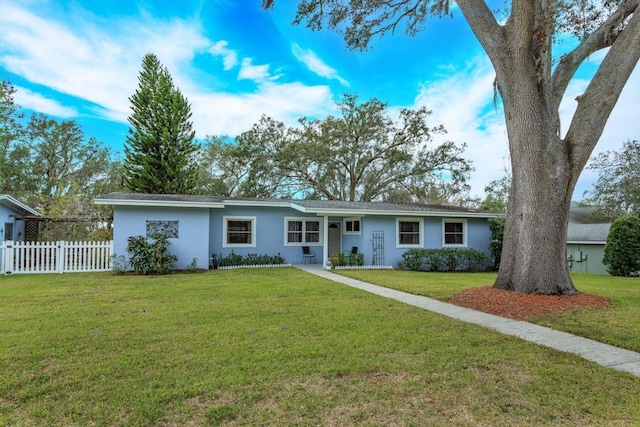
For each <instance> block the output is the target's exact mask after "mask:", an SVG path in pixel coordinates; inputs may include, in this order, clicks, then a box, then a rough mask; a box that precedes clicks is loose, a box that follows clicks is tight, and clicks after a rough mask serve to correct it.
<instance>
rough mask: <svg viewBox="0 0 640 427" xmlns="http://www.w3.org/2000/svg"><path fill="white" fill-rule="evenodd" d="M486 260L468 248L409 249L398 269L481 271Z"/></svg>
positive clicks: (480, 253) (481, 253) (482, 255)
mask: <svg viewBox="0 0 640 427" xmlns="http://www.w3.org/2000/svg"><path fill="white" fill-rule="evenodd" d="M487 262H488V258H487V255H486V254H485V253H484V252H481V251H479V250H476V249H469V248H443V249H421V248H416V249H409V250H407V251H405V253H403V254H402V260H401V261H400V262H399V266H400V268H403V269H405V270H412V271H482V270H485V269H486V267H487Z"/></svg>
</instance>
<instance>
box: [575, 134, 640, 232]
mask: <svg viewBox="0 0 640 427" xmlns="http://www.w3.org/2000/svg"><path fill="white" fill-rule="evenodd" d="M587 169H592V170H596V171H598V174H599V176H598V181H597V182H596V183H595V185H594V187H593V190H591V191H586V192H585V196H587V197H586V198H585V199H584V200H583V203H586V204H588V205H592V206H596V207H597V208H598V210H597V211H596V216H597V218H598V219H602V220H607V221H613V220H614V219H616V218H618V217H621V216H623V215H625V214H634V215H640V143H639V142H638V141H637V140H635V141H627V142H625V143H624V145H623V147H622V150H620V151H606V152H604V153H600V154H599V155H598V156H596V157H595V158H593V159H592V160H591V162H590V163H589V165H588V166H587Z"/></svg>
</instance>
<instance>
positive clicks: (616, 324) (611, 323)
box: [339, 270, 640, 352]
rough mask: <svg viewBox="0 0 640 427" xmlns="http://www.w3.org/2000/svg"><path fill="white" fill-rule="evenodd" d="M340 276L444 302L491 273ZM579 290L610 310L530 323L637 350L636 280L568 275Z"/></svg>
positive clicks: (487, 280)
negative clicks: (597, 298)
mask: <svg viewBox="0 0 640 427" xmlns="http://www.w3.org/2000/svg"><path fill="white" fill-rule="evenodd" d="M339 274H343V275H345V276H349V277H353V278H355V279H360V280H364V281H367V282H370V283H375V284H377V285H381V286H386V287H388V288H393V289H398V290H401V291H405V292H409V293H413V294H417V295H424V296H428V297H431V298H435V299H439V300H441V301H448V300H449V299H450V298H451V296H453V295H454V294H455V293H457V292H460V291H463V290H466V289H470V288H473V287H477V286H488V285H492V284H493V282H494V280H495V278H496V275H495V274H493V273H455V274H451V273H421V272H413V271H397V270H396V271H394V270H340V271H339ZM571 277H572V278H573V281H574V284H575V285H576V288H578V291H579V292H585V293H588V294H596V295H602V296H604V297H606V298H609V299H610V300H611V301H612V305H611V306H610V307H608V308H585V309H580V310H572V311H568V312H565V313H562V314H558V315H554V316H542V317H532V318H530V319H528V321H529V322H532V323H537V324H539V325H544V326H548V327H550V328H553V329H557V330H561V331H565V332H570V333H572V334H575V335H580V336H583V337H586V338H591V339H594V340H596V341H600V342H604V343H607V344H611V345H615V346H617V347H621V348H626V349H629V350H633V351H637V352H640V278H639V277H613V276H601V275H596V274H584V273H583V274H572V276H571Z"/></svg>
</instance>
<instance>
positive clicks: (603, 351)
mask: <svg viewBox="0 0 640 427" xmlns="http://www.w3.org/2000/svg"><path fill="white" fill-rule="evenodd" d="M295 267H297V268H299V269H301V270H304V271H306V272H308V273H311V274H315V275H316V276H320V277H323V278H325V279H329V280H332V281H334V282H338V283H342V284H345V285H347V286H351V287H353V288H358V289H361V290H363V291H366V292H370V293H372V294H376V295H380V296H382V297H385V298H390V299H394V300H396V301H400V302H403V303H405V304H409V305H413V306H415V307H419V308H423V309H425V310H429V311H433V312H435V313H438V314H442V315H444V316H447V317H451V318H453V319H456V320H461V321H463V322H467V323H474V324H476V325H481V326H485V327H487V328H489V329H493V330H495V331H498V332H500V333H503V334H506V335H514V336H516V337H519V338H522V339H524V340H527V341H531V342H534V343H537V344H540V345H543V346H546V347H551V348H554V349H556V350H560V351H565V352H568V353H574V354H577V355H578V356H581V357H583V358H585V359H587V360H590V361H592V362H595V363H597V364H599V365H602V366H606V367H609V368H613V369H617V370H619V371H624V372H628V373H631V374H633V375H635V376H637V377H640V353H636V352H634V351H631V350H624V349H621V348H617V347H614V346H611V345H608V344H603V343H600V342H597V341H593V340H590V339H587V338H582V337H577V336H575V335H571V334H568V333H566V332H560V331H555V330H553V329H549V328H546V327H544V326H538V325H534V324H532V323H527V322H522V321H519V320H513V319H507V318H504V317H500V316H495V315H493V314H488V313H484V312H482V311H477V310H472V309H469V308H464V307H459V306H457V305H453V304H449V303H446V302H442V301H438V300H435V299H432V298H427V297H423V296H420V295H413V294H408V293H406V292H401V291H397V290H394V289H389V288H385V287H382V286H378V285H373V284H371V283H366V282H362V281H360V280H355V279H351V278H349V277H345V276H340V275H339V274H334V273H331V272H329V271H326V270H323V269H322V268H321V267H320V265H319V264H315V265H313V264H312V265H296V266H295Z"/></svg>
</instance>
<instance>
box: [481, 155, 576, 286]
mask: <svg viewBox="0 0 640 427" xmlns="http://www.w3.org/2000/svg"><path fill="white" fill-rule="evenodd" d="M534 168H536V167H535V165H534ZM531 169H533V168H531ZM531 172H532V173H530V174H525V173H521V172H516V170H515V169H514V173H513V178H512V179H513V183H512V188H511V194H510V200H509V214H508V216H507V220H506V224H505V234H504V246H503V249H502V259H501V262H500V270H499V272H498V277H497V279H496V282H495V285H494V286H495V287H497V288H500V289H507V290H512V291H516V292H520V293H527V294H530V293H537V294H562V295H572V294H575V293H576V288H575V287H574V285H573V282H572V281H571V278H570V276H569V270H568V267H567V260H566V244H567V243H566V236H567V220H568V213H569V207H570V204H571V194H572V190H573V185H569V182H562V181H568V180H567V179H558V177H553V176H552V173H553V171H551V170H549V168H548V166H545V165H543V164H541V165H540V166H538V167H537V168H536V170H531Z"/></svg>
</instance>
